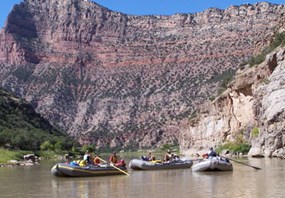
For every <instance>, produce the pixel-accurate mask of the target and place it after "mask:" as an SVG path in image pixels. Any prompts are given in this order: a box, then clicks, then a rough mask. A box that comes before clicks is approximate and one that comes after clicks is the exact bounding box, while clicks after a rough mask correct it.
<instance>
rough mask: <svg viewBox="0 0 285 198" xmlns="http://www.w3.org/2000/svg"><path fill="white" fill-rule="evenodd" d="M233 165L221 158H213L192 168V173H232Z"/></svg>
mask: <svg viewBox="0 0 285 198" xmlns="http://www.w3.org/2000/svg"><path fill="white" fill-rule="evenodd" d="M232 170H233V165H232V164H231V163H230V162H229V161H228V160H226V159H224V158H221V157H212V158H209V159H204V160H202V161H200V162H198V163H197V164H195V165H193V166H192V171H194V172H202V171H232Z"/></svg>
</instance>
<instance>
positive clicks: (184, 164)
mask: <svg viewBox="0 0 285 198" xmlns="http://www.w3.org/2000/svg"><path fill="white" fill-rule="evenodd" d="M192 164H193V161H192V160H175V161H170V162H163V163H158V162H155V161H144V160H140V159H132V160H131V161H130V163H129V167H130V168H131V169H133V170H165V169H184V168H190V167H191V166H192Z"/></svg>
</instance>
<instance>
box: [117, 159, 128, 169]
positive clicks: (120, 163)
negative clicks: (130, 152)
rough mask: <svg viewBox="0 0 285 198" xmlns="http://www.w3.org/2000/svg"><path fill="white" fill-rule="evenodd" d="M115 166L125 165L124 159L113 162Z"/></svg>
mask: <svg viewBox="0 0 285 198" xmlns="http://www.w3.org/2000/svg"><path fill="white" fill-rule="evenodd" d="M115 166H117V167H125V166H126V162H125V160H123V159H121V160H120V161H119V162H117V163H116V164H115Z"/></svg>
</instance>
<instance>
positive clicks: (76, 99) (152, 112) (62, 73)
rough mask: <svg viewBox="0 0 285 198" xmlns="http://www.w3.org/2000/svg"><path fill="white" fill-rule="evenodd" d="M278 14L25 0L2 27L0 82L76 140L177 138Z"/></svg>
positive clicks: (132, 144) (280, 10)
mask: <svg viewBox="0 0 285 198" xmlns="http://www.w3.org/2000/svg"><path fill="white" fill-rule="evenodd" d="M284 12H285V8H284V5H273V4H269V3H258V4H255V5H249V4H246V5H242V6H231V7H229V8H228V9H226V10H220V9H215V8H210V9H207V10H205V11H204V12H201V13H193V14H176V15H172V16H131V15H126V14H123V13H119V12H113V11H111V10H109V9H107V8H104V7H102V6H100V5H98V4H96V3H94V2H90V1H86V0H61V1H58V0H24V1H23V2H22V3H20V4H19V5H16V6H14V8H13V10H12V11H11V13H10V14H9V16H8V18H7V21H6V24H5V27H4V28H3V29H2V30H1V32H0V82H1V85H2V87H4V88H5V89H7V90H9V91H11V92H13V93H15V94H16V95H18V96H19V97H22V98H23V99H25V100H27V101H29V102H31V103H32V105H33V106H34V107H35V109H36V111H37V112H38V113H40V114H41V115H42V116H44V117H45V118H46V119H48V120H49V121H50V122H51V123H52V124H53V125H55V126H56V127H60V128H61V129H62V130H64V131H66V132H67V133H68V134H69V135H70V136H73V137H74V138H76V139H77V140H79V141H80V142H81V143H82V144H94V145H96V147H97V148H102V147H110V148H117V147H124V148H138V147H139V148H149V147H158V146H161V145H163V144H166V143H170V144H178V139H179V133H180V124H181V123H183V122H184V120H185V119H186V120H187V119H188V116H189V115H191V114H192V113H193V111H194V109H195V107H196V106H197V105H199V104H201V103H203V102H204V101H206V100H207V99H208V98H209V97H210V96H212V95H213V94H215V93H216V92H217V89H218V86H219V82H220V81H221V79H222V78H224V77H225V76H226V75H227V74H228V73H231V72H234V71H235V70H236V69H238V67H239V64H240V63H242V62H244V61H246V60H248V58H249V57H251V56H252V55H254V54H256V53H258V52H259V51H260V50H261V49H262V48H263V47H264V46H266V45H268V44H269V43H270V41H271V39H272V37H273V36H274V34H275V33H276V32H277V31H279V30H280V29H281V28H282V27H284V22H283V21H284ZM244 100H245V101H246V100H248V98H247V96H244ZM223 102H227V99H226V98H225V99H224V100H222V101H221V103H223ZM235 102H237V103H238V101H235ZM229 111H230V110H229ZM222 121H223V120H221V122H222ZM224 121H226V120H224Z"/></svg>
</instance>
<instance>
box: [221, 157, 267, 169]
mask: <svg viewBox="0 0 285 198" xmlns="http://www.w3.org/2000/svg"><path fill="white" fill-rule="evenodd" d="M222 157H223V158H226V159H228V160H231V161H234V162H236V163H239V164H242V165H245V166H249V167H251V168H254V169H256V170H261V168H259V167H256V166H251V165H249V164H246V163H242V162H239V161H237V160H234V159H232V158H227V157H225V156H222Z"/></svg>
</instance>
